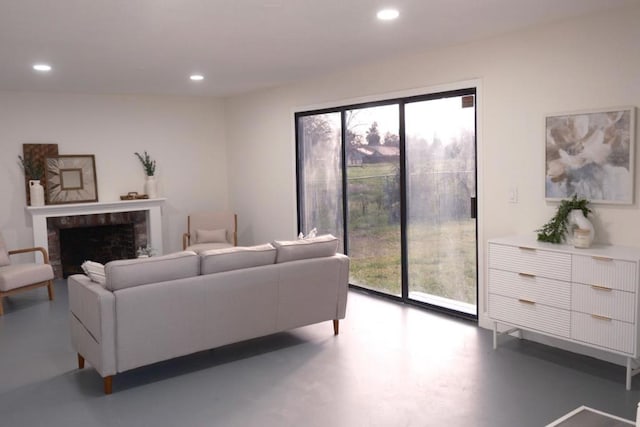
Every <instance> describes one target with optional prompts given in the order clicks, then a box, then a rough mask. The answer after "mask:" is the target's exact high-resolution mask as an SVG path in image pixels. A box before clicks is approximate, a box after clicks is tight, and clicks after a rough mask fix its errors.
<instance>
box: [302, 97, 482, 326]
mask: <svg viewBox="0 0 640 427" xmlns="http://www.w3.org/2000/svg"><path fill="white" fill-rule="evenodd" d="M475 119H476V115H475V89H465V90H460V91H454V92H447V93H438V94H431V95H424V96H420V97H411V98H402V99H394V100H389V101H381V102H377V103H373V104H371V103H370V104H363V105H352V106H345V107H337V108H335V109H330V110H322V111H311V112H305V113H297V114H296V135H297V141H296V142H297V144H296V146H297V159H298V168H297V173H298V217H299V228H300V231H302V232H305V233H307V232H308V231H309V230H310V229H312V228H317V230H318V233H319V234H322V233H332V234H334V235H336V236H338V237H340V239H341V242H342V248H341V249H342V250H343V251H344V252H345V253H347V254H348V255H349V256H350V258H351V268H350V283H351V284H352V285H353V286H357V287H360V288H363V289H366V290H368V291H372V292H375V293H377V294H381V295H387V296H389V297H391V298H396V299H400V300H403V301H406V302H411V303H415V304H426V305H430V306H436V307H439V308H441V309H444V310H447V311H454V312H457V313H461V314H462V315H465V316H472V317H475V316H476V315H477V309H476V306H477V271H476V264H477V255H476V253H477V238H476V234H477V233H476V219H475V206H476V204H475V200H476V151H475V150H476V147H475V144H476V135H475Z"/></svg>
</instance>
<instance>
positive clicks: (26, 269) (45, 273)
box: [0, 234, 54, 316]
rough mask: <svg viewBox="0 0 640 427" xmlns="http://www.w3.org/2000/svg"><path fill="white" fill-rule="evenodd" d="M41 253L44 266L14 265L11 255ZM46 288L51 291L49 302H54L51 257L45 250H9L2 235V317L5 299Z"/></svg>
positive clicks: (0, 302)
mask: <svg viewBox="0 0 640 427" xmlns="http://www.w3.org/2000/svg"><path fill="white" fill-rule="evenodd" d="M36 251H37V252H40V253H42V259H43V260H44V264H36V263H35V262H30V263H21V264H12V263H11V260H10V259H9V256H10V255H15V254H21V253H27V252H36ZM41 286H46V287H47V290H48V291H49V300H53V298H54V294H53V268H51V265H50V264H49V255H48V254H47V251H46V250H45V249H44V248H40V247H38V248H24V249H15V250H12V251H9V250H7V246H6V244H5V242H4V239H3V238H2V234H0V316H2V315H3V314H4V309H3V306H2V304H3V302H4V298H5V297H8V296H10V295H13V294H17V293H19V292H24V291H29V290H31V289H35V288H39V287H41Z"/></svg>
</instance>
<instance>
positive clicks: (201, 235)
mask: <svg viewBox="0 0 640 427" xmlns="http://www.w3.org/2000/svg"><path fill="white" fill-rule="evenodd" d="M226 242H227V230H225V229H224V228H222V229H219V230H196V243H226Z"/></svg>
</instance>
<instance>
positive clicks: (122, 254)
mask: <svg viewBox="0 0 640 427" xmlns="http://www.w3.org/2000/svg"><path fill="white" fill-rule="evenodd" d="M135 240H136V234H135V227H134V224H119V225H100V226H97V227H76V228H61V229H60V264H61V267H62V277H64V278H67V277H68V276H70V275H72V274H78V273H83V271H82V268H81V265H82V263H83V262H84V261H87V260H90V261H95V262H99V263H102V264H106V263H107V262H109V261H113V260H116V259H128V258H134V257H135V255H136V242H135Z"/></svg>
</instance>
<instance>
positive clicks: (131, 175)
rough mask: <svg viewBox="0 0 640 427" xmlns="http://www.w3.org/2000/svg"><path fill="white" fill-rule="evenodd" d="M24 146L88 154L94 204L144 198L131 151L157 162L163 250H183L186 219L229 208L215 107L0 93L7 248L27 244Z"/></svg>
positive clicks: (0, 183) (184, 101)
mask: <svg viewBox="0 0 640 427" xmlns="http://www.w3.org/2000/svg"><path fill="white" fill-rule="evenodd" d="M23 143H56V144H58V150H59V153H60V154H94V155H95V159H96V173H97V180H98V197H99V201H112V200H119V197H120V195H122V194H126V193H128V192H129V191H137V192H139V193H143V185H144V172H143V169H142V166H141V164H140V162H139V161H138V159H137V158H136V157H134V154H133V153H134V152H135V151H140V152H142V151H144V150H147V151H148V152H149V154H150V155H151V156H152V158H153V159H155V160H156V161H157V170H156V175H157V180H158V187H159V191H158V192H159V196H160V197H166V198H167V199H168V200H167V201H166V203H165V206H164V209H163V215H164V217H163V231H164V233H163V235H164V236H163V240H164V242H163V245H164V251H165V252H170V251H176V250H179V249H181V248H182V243H181V242H182V240H181V236H182V233H183V232H184V231H185V229H186V218H187V213H188V212H190V211H195V210H215V209H227V208H228V186H227V162H226V156H227V153H226V146H225V135H224V121H223V109H222V102H221V101H220V100H213V99H206V98H186V97H185V98H180V97H154V96H146V97H145V96H126V95H78V94H46V93H37V94H36V93H13V92H1V93H0V147H2V156H1V157H0V231H2V233H3V235H4V236H5V239H6V240H7V244H8V245H9V247H28V246H31V245H32V244H33V235H32V231H31V217H30V215H29V214H28V213H27V212H26V211H25V208H24V207H25V204H26V200H25V190H24V183H23V175H22V171H21V169H20V167H19V166H18V164H17V162H18V155H21V154H22V144H23Z"/></svg>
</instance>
